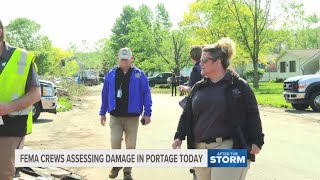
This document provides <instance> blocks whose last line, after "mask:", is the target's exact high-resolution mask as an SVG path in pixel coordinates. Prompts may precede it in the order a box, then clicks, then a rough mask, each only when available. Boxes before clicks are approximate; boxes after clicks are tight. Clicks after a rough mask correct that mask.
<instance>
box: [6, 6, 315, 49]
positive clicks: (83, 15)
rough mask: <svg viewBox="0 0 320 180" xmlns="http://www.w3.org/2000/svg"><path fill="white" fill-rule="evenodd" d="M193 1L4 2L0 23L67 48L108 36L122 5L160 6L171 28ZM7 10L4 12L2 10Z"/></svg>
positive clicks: (307, 8) (310, 9) (309, 9)
mask: <svg viewBox="0 0 320 180" xmlns="http://www.w3.org/2000/svg"><path fill="white" fill-rule="evenodd" d="M194 1H195V0H113V1H110V0H3V1H1V10H0V19H1V20H2V22H3V23H4V25H5V26H6V25H7V24H8V23H9V22H10V21H11V20H14V19H16V18H18V17H26V18H29V19H32V20H34V21H36V22H37V23H39V24H40V25H41V33H42V34H43V35H46V36H48V37H49V39H50V40H52V42H53V44H54V45H55V46H57V47H60V48H67V47H68V45H69V43H70V42H73V43H79V42H81V41H82V40H87V41H89V42H94V41H98V40H99V39H102V38H105V37H108V36H109V35H110V34H111V28H112V26H113V24H114V22H115V20H116V18H117V17H119V16H120V13H121V12H122V7H123V6H124V5H127V4H128V5H131V6H133V7H134V8H136V9H137V8H138V7H139V6H140V5H141V4H146V5H147V6H149V7H150V8H154V7H155V6H156V4H157V3H160V2H162V3H163V4H164V5H165V7H166V8H167V10H168V12H169V14H170V18H171V21H172V22H173V24H174V25H176V24H177V22H179V21H180V20H182V17H183V13H184V12H186V11H188V5H189V4H190V3H192V2H194ZM303 2H304V4H305V8H306V10H307V11H308V12H315V11H316V10H318V11H319V7H320V1H319V0H304V1H303ZM3 7H6V8H3Z"/></svg>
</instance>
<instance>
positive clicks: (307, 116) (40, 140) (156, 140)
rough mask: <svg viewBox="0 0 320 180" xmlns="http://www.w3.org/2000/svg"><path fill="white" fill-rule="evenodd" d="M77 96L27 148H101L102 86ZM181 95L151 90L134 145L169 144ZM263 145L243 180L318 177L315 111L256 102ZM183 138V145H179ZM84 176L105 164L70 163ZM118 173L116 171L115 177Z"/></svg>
mask: <svg viewBox="0 0 320 180" xmlns="http://www.w3.org/2000/svg"><path fill="white" fill-rule="evenodd" d="M90 88H91V94H90V95H88V96H86V97H81V98H80V99H79V101H77V102H76V103H75V105H76V106H75V108H74V110H72V111H70V112H64V113H58V114H57V115H52V114H48V113H43V114H42V115H41V116H40V119H39V122H37V123H36V124H35V126H34V132H33V134H32V135H30V136H28V137H27V140H26V145H27V146H29V147H30V148H32V149H105V148H109V147H110V143H109V139H110V136H109V128H108V127H102V126H101V125H100V124H99V116H98V115H97V114H98V110H99V106H100V91H101V86H94V87H90ZM180 99H181V97H179V96H178V97H171V96H170V95H165V94H154V95H153V101H154V106H153V117H152V123H151V124H150V125H148V126H146V127H145V126H143V127H142V126H141V127H139V133H138V143H137V147H138V148H140V149H170V148H171V143H172V140H173V134H174V132H175V129H176V126H177V122H178V119H179V116H180V113H181V111H182V110H181V108H180V107H179V106H178V101H179V100H180ZM260 112H261V118H262V123H263V129H264V133H265V134H266V137H265V146H264V147H263V149H262V151H261V154H259V155H258V156H257V158H256V160H257V162H256V163H253V164H251V168H250V170H249V173H248V175H247V180H304V179H305V180H311V179H312V180H320V171H319V167H320V155H319V153H320V143H318V142H319V139H320V114H319V113H313V112H311V111H303V112H299V111H295V110H285V109H279V108H271V107H263V106H261V107H260ZM185 145H186V143H184V144H183V148H186V147H185ZM72 170H73V171H74V172H77V173H80V174H81V175H84V176H85V177H86V179H89V180H104V179H108V178H107V175H108V172H109V170H110V169H105V168H72ZM133 176H134V178H135V179H139V180H147V179H148V180H149V179H153V180H164V179H170V180H171V179H175V180H185V179H192V176H191V175H190V174H189V173H188V169H187V168H135V169H134V170H133ZM122 177H123V176H122V174H120V175H119V179H121V178H122Z"/></svg>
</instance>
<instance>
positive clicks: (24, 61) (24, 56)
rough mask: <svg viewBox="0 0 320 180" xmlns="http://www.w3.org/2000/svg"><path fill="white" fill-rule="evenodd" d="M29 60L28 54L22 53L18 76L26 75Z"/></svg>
mask: <svg viewBox="0 0 320 180" xmlns="http://www.w3.org/2000/svg"><path fill="white" fill-rule="evenodd" d="M27 59H28V54H27V53H26V52H25V51H21V53H20V60H19V62H18V74H20V75H22V74H24V73H25V69H26V64H27Z"/></svg>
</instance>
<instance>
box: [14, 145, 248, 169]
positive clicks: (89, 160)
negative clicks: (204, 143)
mask: <svg viewBox="0 0 320 180" xmlns="http://www.w3.org/2000/svg"><path fill="white" fill-rule="evenodd" d="M15 165H16V167H247V152H246V150H241V149H240V150H239V149H209V150H207V149H196V150H138V149H131V150H129V149H128V150H120V149H117V150H115V149H114V150H65V149H64V150H30V149H28V150H23V149H17V150H16V151H15Z"/></svg>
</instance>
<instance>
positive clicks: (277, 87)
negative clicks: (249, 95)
mask: <svg viewBox="0 0 320 180" xmlns="http://www.w3.org/2000/svg"><path fill="white" fill-rule="evenodd" d="M249 84H250V86H251V88H252V90H253V92H254V94H255V96H256V98H257V102H258V104H260V105H266V106H273V107H282V108H292V106H291V104H289V103H286V101H285V99H284V98H283V95H282V93H283V83H274V82H260V83H259V88H258V89H255V88H253V84H252V83H249ZM177 91H178V89H177ZM151 93H153V94H171V87H170V88H167V89H166V88H160V87H159V85H156V86H155V87H152V88H151ZM177 93H178V92H177Z"/></svg>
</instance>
